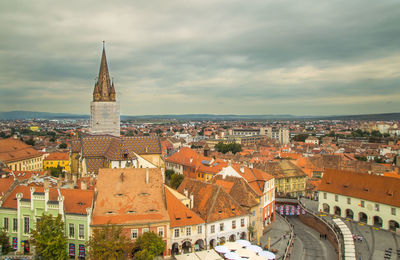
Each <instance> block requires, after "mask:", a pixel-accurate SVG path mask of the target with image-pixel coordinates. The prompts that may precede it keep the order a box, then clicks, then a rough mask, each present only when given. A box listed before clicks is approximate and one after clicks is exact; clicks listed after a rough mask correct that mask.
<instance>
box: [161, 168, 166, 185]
mask: <svg viewBox="0 0 400 260" xmlns="http://www.w3.org/2000/svg"><path fill="white" fill-rule="evenodd" d="M161 177H162V182H163V183H165V169H164V168H161Z"/></svg>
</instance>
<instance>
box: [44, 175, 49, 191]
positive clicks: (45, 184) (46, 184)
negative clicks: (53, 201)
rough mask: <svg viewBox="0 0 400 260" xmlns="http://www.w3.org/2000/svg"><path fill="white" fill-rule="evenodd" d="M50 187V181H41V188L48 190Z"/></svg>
mask: <svg viewBox="0 0 400 260" xmlns="http://www.w3.org/2000/svg"><path fill="white" fill-rule="evenodd" d="M49 187H50V180H49V179H47V178H46V179H43V188H44V189H48V188H49Z"/></svg>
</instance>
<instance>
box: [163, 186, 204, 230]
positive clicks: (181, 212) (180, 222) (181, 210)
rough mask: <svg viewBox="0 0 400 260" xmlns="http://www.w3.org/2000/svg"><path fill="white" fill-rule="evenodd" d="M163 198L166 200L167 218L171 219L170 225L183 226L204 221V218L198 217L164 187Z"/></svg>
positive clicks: (173, 226)
mask: <svg viewBox="0 0 400 260" xmlns="http://www.w3.org/2000/svg"><path fill="white" fill-rule="evenodd" d="M165 199H166V202H167V209H168V214H169V218H170V220H171V222H170V227H171V228H175V227H183V226H191V225H198V224H201V223H204V220H203V219H202V218H200V217H199V216H198V215H197V214H196V213H194V212H193V211H192V210H190V209H188V208H187V207H186V206H185V205H183V203H182V202H181V201H180V200H178V199H177V198H176V197H175V196H174V195H173V194H172V193H171V191H169V190H168V188H165Z"/></svg>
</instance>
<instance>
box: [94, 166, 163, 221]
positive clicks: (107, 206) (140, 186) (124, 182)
mask: <svg viewBox="0 0 400 260" xmlns="http://www.w3.org/2000/svg"><path fill="white" fill-rule="evenodd" d="M146 170H148V172H149V183H147V184H146V182H145V179H146ZM96 186H97V187H96V188H97V199H96V203H95V206H94V211H93V216H92V224H93V225H105V224H107V223H108V222H110V223H112V224H134V223H149V222H151V221H169V216H168V212H167V209H166V205H165V198H164V195H163V183H162V176H161V170H160V169H158V168H154V169H144V168H143V169H141V168H128V169H100V170H99V175H98V179H97V184H96Z"/></svg>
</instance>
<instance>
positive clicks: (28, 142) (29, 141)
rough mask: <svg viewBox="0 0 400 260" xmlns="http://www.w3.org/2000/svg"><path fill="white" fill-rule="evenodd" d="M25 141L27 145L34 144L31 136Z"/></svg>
mask: <svg viewBox="0 0 400 260" xmlns="http://www.w3.org/2000/svg"><path fill="white" fill-rule="evenodd" d="M25 143H26V144H28V145H32V146H34V145H35V140H33V137H31V138H30V139H29V140H26V141H25Z"/></svg>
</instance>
